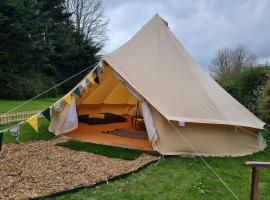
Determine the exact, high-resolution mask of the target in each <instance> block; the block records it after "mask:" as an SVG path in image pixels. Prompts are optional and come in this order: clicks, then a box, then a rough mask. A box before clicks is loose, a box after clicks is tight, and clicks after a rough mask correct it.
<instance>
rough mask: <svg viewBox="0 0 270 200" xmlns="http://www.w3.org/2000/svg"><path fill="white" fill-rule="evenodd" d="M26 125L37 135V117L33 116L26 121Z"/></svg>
mask: <svg viewBox="0 0 270 200" xmlns="http://www.w3.org/2000/svg"><path fill="white" fill-rule="evenodd" d="M26 122H27V123H28V124H30V125H31V126H32V127H33V129H35V131H36V132H37V133H38V115H34V116H32V117H30V118H29V119H27V120H26Z"/></svg>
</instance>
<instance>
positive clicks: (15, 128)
mask: <svg viewBox="0 0 270 200" xmlns="http://www.w3.org/2000/svg"><path fill="white" fill-rule="evenodd" d="M98 63H99V62H97V63H95V64H93V65H91V66H89V67H87V68H85V69H83V70H82V71H80V72H78V73H76V74H74V75H72V76H71V77H69V78H67V79H65V80H64V81H62V82H60V83H58V84H56V85H54V86H53V87H51V88H49V89H47V90H45V91H44V92H42V93H40V94H38V95H37V96H35V97H33V98H31V99H29V100H28V101H25V102H24V103H22V104H20V105H18V106H16V107H15V108H13V109H11V110H9V111H7V112H6V113H4V114H2V115H6V114H8V113H10V112H12V111H15V110H17V109H18V108H20V107H22V106H24V105H25V104H27V103H29V102H31V101H33V100H35V99H37V98H38V97H40V96H42V95H43V94H46V93H47V92H49V91H51V90H53V89H55V88H56V87H58V86H60V85H62V84H63V83H65V82H67V81H69V80H70V79H72V78H74V77H76V76H78V75H80V74H81V73H83V72H85V71H86V70H88V69H90V68H93V66H95V67H94V68H93V69H92V70H91V71H90V72H89V74H90V75H91V77H92V79H91V81H90V80H89V79H88V76H89V74H88V76H87V77H85V78H84V79H83V80H82V81H81V86H82V87H83V88H87V82H86V80H88V81H89V82H91V83H92V84H95V80H94V77H93V73H94V72H95V73H98V71H97V70H98V67H99V68H101V67H103V65H99V64H98ZM102 70H104V69H102ZM96 77H98V74H96ZM96 77H95V78H96ZM71 93H74V94H76V95H77V96H80V95H81V92H80V89H79V87H78V86H77V87H75V88H73V89H72V90H71V92H70V93H68V94H67V95H65V96H64V97H63V98H61V99H59V100H58V101H57V102H56V103H54V104H53V105H52V106H50V107H49V108H46V109H45V110H44V111H42V112H41V113H38V114H36V115H34V116H32V117H30V118H29V119H27V120H25V121H22V122H20V123H18V124H16V125H14V126H12V127H9V128H6V129H3V130H0V142H2V137H1V135H2V134H3V133H5V132H6V131H9V132H10V133H11V134H12V135H13V136H14V137H16V140H17V142H18V138H19V134H20V125H22V124H24V123H25V122H27V123H28V124H29V125H30V126H32V127H33V129H34V130H35V131H36V132H38V116H40V115H43V116H44V117H45V118H46V119H48V121H50V119H51V108H52V107H53V108H54V109H55V110H56V111H57V112H61V101H62V100H64V101H65V102H66V103H67V104H68V105H71V99H72V98H71ZM0 148H1V145H0Z"/></svg>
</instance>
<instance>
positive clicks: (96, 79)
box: [95, 76, 99, 84]
mask: <svg viewBox="0 0 270 200" xmlns="http://www.w3.org/2000/svg"><path fill="white" fill-rule="evenodd" d="M95 82H96V83H97V84H99V78H98V76H97V77H96V78H95Z"/></svg>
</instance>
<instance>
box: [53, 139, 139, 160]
mask: <svg viewBox="0 0 270 200" xmlns="http://www.w3.org/2000/svg"><path fill="white" fill-rule="evenodd" d="M57 146H61V147H66V148H69V149H72V150H77V151H86V152H91V153H95V154H100V155H103V156H107V157H109V158H122V159H125V160H134V159H135V158H137V157H138V156H140V155H141V154H142V153H141V152H140V151H136V150H131V149H126V148H121V147H109V146H106V145H99V144H93V143H89V142H81V141H76V140H69V141H66V142H63V143H58V144H57Z"/></svg>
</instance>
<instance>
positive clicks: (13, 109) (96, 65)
mask: <svg viewBox="0 0 270 200" xmlns="http://www.w3.org/2000/svg"><path fill="white" fill-rule="evenodd" d="M98 63H99V61H98V62H96V63H94V64H93V65H91V66H89V67H87V68H85V69H83V70H81V71H80V72H78V73H76V74H74V75H72V76H70V77H69V78H67V79H65V80H64V81H62V82H60V83H58V84H56V85H54V86H53V87H51V88H49V89H47V90H45V91H44V92H42V93H40V94H38V95H36V96H35V97H33V98H31V99H29V100H27V101H25V102H23V103H21V104H20V105H18V106H16V107H15V108H12V109H11V110H9V111H7V112H5V113H3V114H1V115H2V116H3V115H6V114H8V113H10V112H12V111H15V110H17V109H18V108H20V107H22V106H24V105H25V104H27V103H29V102H31V101H33V100H35V99H37V98H38V97H40V96H42V95H43V94H46V93H47V92H49V91H51V90H53V89H55V88H56V87H58V86H60V85H62V84H63V83H65V82H67V81H69V80H71V79H72V78H74V77H76V76H78V75H80V74H81V73H83V72H85V71H86V70H88V69H90V68H92V67H93V66H95V67H94V68H93V69H92V70H91V71H90V72H89V73H92V72H94V71H95V69H96V68H97V67H98ZM71 91H72V90H71ZM63 98H64V97H62V98H61V99H59V100H58V101H57V102H59V101H61V100H62V99H63ZM40 114H41V113H37V114H36V115H40ZM34 116H35V115H34ZM25 121H26V120H24V121H22V122H20V123H18V125H21V124H23V123H24V122H25ZM9 128H10V127H9ZM9 128H6V129H3V130H0V132H6V131H7V130H8V129H9Z"/></svg>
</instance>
